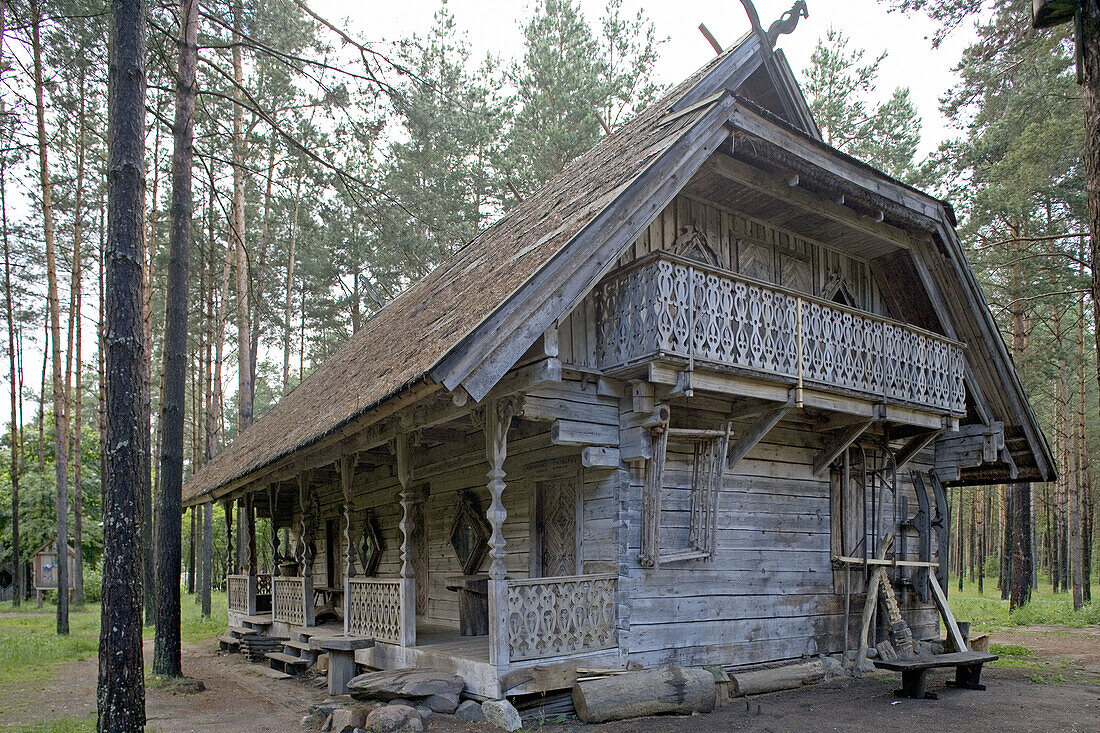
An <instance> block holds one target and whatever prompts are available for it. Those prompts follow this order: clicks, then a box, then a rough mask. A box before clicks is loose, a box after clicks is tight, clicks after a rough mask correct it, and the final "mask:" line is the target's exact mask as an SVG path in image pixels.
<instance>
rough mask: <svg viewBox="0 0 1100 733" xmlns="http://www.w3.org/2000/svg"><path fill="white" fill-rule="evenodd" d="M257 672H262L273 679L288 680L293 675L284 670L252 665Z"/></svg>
mask: <svg viewBox="0 0 1100 733" xmlns="http://www.w3.org/2000/svg"><path fill="white" fill-rule="evenodd" d="M252 669H253V670H255V671H256V673H257V674H262V675H263V676H264V677H270V678H271V679H273V680H289V679H291V678H292V677H293V676H294V675H290V674H287V673H286V672H280V671H279V670H277V669H272V668H271V667H252Z"/></svg>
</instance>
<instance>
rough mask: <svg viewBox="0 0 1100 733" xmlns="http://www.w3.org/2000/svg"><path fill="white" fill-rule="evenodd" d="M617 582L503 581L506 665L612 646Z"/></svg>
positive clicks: (606, 578)
mask: <svg viewBox="0 0 1100 733" xmlns="http://www.w3.org/2000/svg"><path fill="white" fill-rule="evenodd" d="M617 580H618V576H616V575H614V574H604V575H574V576H568V577H562V578H533V579H528V580H509V581H508V649H509V659H510V660H511V661H513V662H515V661H519V660H522V659H542V658H545V657H556V656H561V655H565V654H579V653H583V652H589V651H595V650H598V649H609V648H612V647H614V646H616V644H617V643H618V641H617V637H616V630H615V625H616V615H617V614H616V605H615V587H616V582H617Z"/></svg>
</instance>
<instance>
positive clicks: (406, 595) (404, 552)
mask: <svg viewBox="0 0 1100 733" xmlns="http://www.w3.org/2000/svg"><path fill="white" fill-rule="evenodd" d="M410 444H411V440H410V439H409V434H408V433H401V434H400V435H398V436H397V437H396V438H394V439H393V443H392V444H391V446H390V447H391V449H392V450H393V454H394V457H395V458H396V459H397V481H398V483H399V484H400V495H399V497H398V500H399V503H400V504H401V524H400V529H401V565H400V567H399V568H398V571H397V574H398V577H399V578H401V589H400V594H401V646H416V571H415V570H414V569H413V567H414V566H413V563H414V562H415V560H416V547H415V546H414V545H413V542H412V535H413V531H414V527H413V517H412V513H411V511H410V509H411V506H410V504H411V499H412V497H411V496H410V495H409V492H410V491H411V488H410V484H411V483H412V461H411V460H410V455H409V446H410Z"/></svg>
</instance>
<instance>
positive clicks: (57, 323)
mask: <svg viewBox="0 0 1100 733" xmlns="http://www.w3.org/2000/svg"><path fill="white" fill-rule="evenodd" d="M31 7H32V10H31V12H32V15H33V18H32V19H31V50H32V55H33V57H34V99H35V112H36V117H37V120H38V171H39V178H40V182H41V186H42V230H43V238H44V239H45V241H46V281H47V284H46V288H47V291H48V296H47V298H48V300H49V310H50V333H51V342H52V343H51V349H52V351H51V352H50V356H51V361H52V362H53V370H52V374H53V381H52V384H53V428H54V475H55V477H56V480H57V554H58V557H59V558H65V560H63V561H60V562H58V563H57V633H58V634H68V633H69V563H68V557H67V553H66V548H67V547H68V546H69V458H68V455H69V450H68V449H69V431H68V427H69V426H68V414H69V410H68V405H67V404H66V403H65V383H64V379H63V377H62V361H61V359H62V356H61V303H60V299H59V298H58V291H57V246H56V243H55V238H54V222H53V199H52V185H51V182H50V163H49V152H48V148H49V138H47V136H46V100H45V88H44V87H43V81H42V41H41V25H42V9H41V7H40V6H39V4H38V2H37V0H35V2H34V3H32V6H31Z"/></svg>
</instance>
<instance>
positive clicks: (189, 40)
mask: <svg viewBox="0 0 1100 733" xmlns="http://www.w3.org/2000/svg"><path fill="white" fill-rule="evenodd" d="M198 26H199V0H180V40H179V49H180V51H179V76H178V77H177V81H176V119H175V124H174V125H173V133H174V135H175V146H174V150H173V152H172V231H171V242H170V243H169V261H168V286H167V293H166V296H165V318H164V375H163V377H162V379H161V389H162V390H163V394H164V397H163V400H162V402H161V417H160V434H161V436H162V437H161V446H160V470H159V471H158V475H159V476H160V491H159V492H158V494H157V510H158V511H157V535H158V536H157V539H158V544H157V553H156V556H157V583H158V585H159V591H158V593H157V599H156V600H157V624H156V627H157V628H156V636H155V639H154V647H153V672H154V673H155V674H160V675H167V676H171V677H178V676H179V675H180V674H182V661H181V648H180V582H179V577H180V513H181V512H182V501H183V413H184V408H185V404H184V402H185V400H186V390H187V295H188V288H189V286H188V277H189V272H188V265H189V263H190V259H191V214H192V209H193V202H192V199H191V161H192V157H193V150H192V145H193V139H194V117H195V67H196V65H197V63H198Z"/></svg>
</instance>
